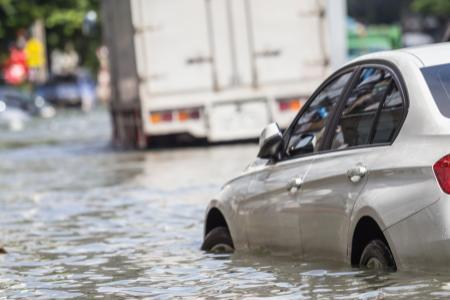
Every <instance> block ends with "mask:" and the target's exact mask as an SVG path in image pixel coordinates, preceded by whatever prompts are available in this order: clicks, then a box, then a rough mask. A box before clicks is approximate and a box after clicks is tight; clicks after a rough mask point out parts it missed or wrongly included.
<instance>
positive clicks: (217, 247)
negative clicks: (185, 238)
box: [201, 227, 234, 253]
mask: <svg viewBox="0 0 450 300" xmlns="http://www.w3.org/2000/svg"><path fill="white" fill-rule="evenodd" d="M201 249H202V250H204V251H208V252H214V253H231V252H233V251H234V245H233V240H232V239H231V235H230V232H229V231H228V228H226V227H216V228H214V229H212V230H211V231H210V232H208V234H207V235H206V236H205V240H204V241H203V244H202V248H201Z"/></svg>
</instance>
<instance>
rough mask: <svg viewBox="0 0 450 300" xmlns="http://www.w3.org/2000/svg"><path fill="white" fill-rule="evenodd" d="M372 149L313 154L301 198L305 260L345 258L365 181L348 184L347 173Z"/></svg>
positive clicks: (363, 178)
mask: <svg viewBox="0 0 450 300" xmlns="http://www.w3.org/2000/svg"><path fill="white" fill-rule="evenodd" d="M373 152H376V151H374V149H373V148H364V149H357V150H344V151H336V152H330V153H325V154H319V155H316V159H315V160H314V162H313V165H312V167H311V171H310V172H309V173H308V176H307V177H306V180H305V183H304V185H303V188H302V193H303V194H302V196H301V197H300V205H301V211H300V220H301V221H300V224H301V227H302V232H303V240H302V242H303V248H304V254H305V256H306V257H311V258H323V257H325V258H329V257H332V258H335V259H336V260H343V259H345V257H346V256H347V244H346V242H347V241H346V240H347V231H348V226H349V220H350V216H351V213H352V211H353V206H354V204H355V202H356V200H357V199H358V196H359V193H360V192H361V190H362V189H363V187H364V186H365V184H366V182H367V176H364V177H362V178H361V180H360V181H359V182H355V183H353V182H351V181H350V180H349V177H348V175H347V171H348V170H350V169H352V168H355V167H357V166H364V165H365V164H366V160H365V158H366V157H367V156H368V155H371V153H373Z"/></svg>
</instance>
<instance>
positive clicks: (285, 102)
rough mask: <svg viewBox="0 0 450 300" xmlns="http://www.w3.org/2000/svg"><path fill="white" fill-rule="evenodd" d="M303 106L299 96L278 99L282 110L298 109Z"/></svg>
mask: <svg viewBox="0 0 450 300" xmlns="http://www.w3.org/2000/svg"><path fill="white" fill-rule="evenodd" d="M301 107H302V101H301V100H300V99H298V98H295V99H282V100H278V108H279V109H280V111H288V110H289V111H298V110H300V108H301Z"/></svg>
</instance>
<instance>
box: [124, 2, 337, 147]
mask: <svg viewBox="0 0 450 300" xmlns="http://www.w3.org/2000/svg"><path fill="white" fill-rule="evenodd" d="M130 1H131V4H132V12H133V14H132V18H133V26H134V27H135V37H134V41H135V55H136V62H137V63H136V64H137V69H138V75H139V77H140V85H139V94H140V100H141V108H142V119H143V122H144V123H143V125H144V126H143V128H144V131H145V133H146V134H147V135H150V136H151V135H168V134H179V133H188V134H191V135H192V136H194V137H198V138H207V139H208V140H210V141H225V140H233V139H246V138H255V137H257V136H258V135H259V133H260V131H261V129H262V127H264V125H265V124H267V123H268V122H271V121H277V122H278V123H279V124H280V125H281V127H283V128H285V127H287V126H288V125H289V123H290V121H291V120H292V118H293V117H294V116H295V114H296V111H293V110H284V111H282V109H281V108H280V105H279V104H280V102H279V101H280V99H290V98H292V99H301V100H302V103H303V102H304V101H305V100H306V99H307V97H308V96H309V95H310V94H311V93H312V92H313V91H314V89H315V88H316V87H317V86H318V85H319V84H320V82H321V81H322V80H323V79H324V78H325V76H326V74H328V73H329V72H330V70H331V69H334V68H336V67H338V66H339V65H341V64H342V63H343V62H344V60H345V53H346V43H345V40H346V31H345V0H130ZM187 108H198V109H199V110H200V112H201V113H200V119H197V120H189V121H183V122H182V121H180V120H178V119H176V118H177V116H178V114H179V111H180V110H181V109H187ZM167 111H173V112H174V113H173V116H174V119H173V120H172V121H170V122H161V123H158V124H155V123H153V121H152V119H151V118H150V114H151V113H152V112H167Z"/></svg>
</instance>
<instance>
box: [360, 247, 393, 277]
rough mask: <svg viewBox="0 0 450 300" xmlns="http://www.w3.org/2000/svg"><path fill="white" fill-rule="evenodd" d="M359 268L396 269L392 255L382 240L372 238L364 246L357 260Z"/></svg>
mask: <svg viewBox="0 0 450 300" xmlns="http://www.w3.org/2000/svg"><path fill="white" fill-rule="evenodd" d="M359 266H360V267H361V268H367V269H374V270H391V271H396V270H397V266H396V265H395V261H394V256H393V255H392V253H391V250H390V249H389V247H388V246H387V245H386V243H385V242H383V241H382V240H373V241H371V242H370V243H369V244H367V246H366V247H365V248H364V250H363V252H362V254H361V259H360V261H359Z"/></svg>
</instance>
